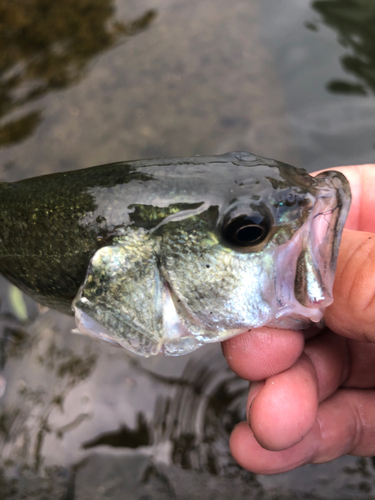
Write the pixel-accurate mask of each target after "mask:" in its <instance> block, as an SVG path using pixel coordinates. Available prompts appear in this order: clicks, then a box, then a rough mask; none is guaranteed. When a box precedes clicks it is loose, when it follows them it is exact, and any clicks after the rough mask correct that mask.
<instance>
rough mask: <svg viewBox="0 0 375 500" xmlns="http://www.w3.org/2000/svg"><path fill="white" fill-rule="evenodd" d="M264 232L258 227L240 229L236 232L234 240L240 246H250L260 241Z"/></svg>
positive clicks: (251, 226)
mask: <svg viewBox="0 0 375 500" xmlns="http://www.w3.org/2000/svg"><path fill="white" fill-rule="evenodd" d="M264 232H265V231H264V229H263V228H262V227H260V226H254V225H250V226H244V227H240V228H239V229H238V230H237V232H236V240H237V241H238V243H239V244H241V245H251V244H254V243H256V242H257V241H258V240H260V239H261V238H262V236H263V233H264Z"/></svg>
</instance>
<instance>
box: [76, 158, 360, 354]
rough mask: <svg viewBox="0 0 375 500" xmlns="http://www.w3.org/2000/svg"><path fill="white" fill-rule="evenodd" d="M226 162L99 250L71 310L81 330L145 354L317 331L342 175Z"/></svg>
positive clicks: (332, 261) (261, 162)
mask: <svg viewBox="0 0 375 500" xmlns="http://www.w3.org/2000/svg"><path fill="white" fill-rule="evenodd" d="M223 156H225V157H226V159H227V160H228V161H229V160H230V163H231V165H232V168H231V169H230V168H219V167H217V168H215V169H209V170H207V171H205V176H206V179H205V180H206V183H205V185H204V186H203V187H202V190H203V192H202V193H201V194H200V198H195V199H194V203H187V202H186V199H185V198H184V203H183V204H180V209H178V210H170V211H169V212H168V213H169V215H167V216H165V217H162V218H159V219H158V218H157V220H158V223H157V224H156V225H154V226H153V227H151V228H150V227H149V225H148V226H147V227H146V226H144V227H142V225H141V224H137V225H133V226H132V225H130V226H128V227H127V228H126V229H125V230H124V231H123V234H121V235H119V236H118V237H117V238H116V240H115V241H113V242H112V244H111V245H109V246H106V247H104V248H101V249H100V250H98V251H97V252H96V253H95V255H94V256H93V258H92V260H91V263H90V266H89V270H88V273H87V277H86V280H85V282H84V284H83V285H82V287H81V289H80V291H79V293H78V295H77V297H76V299H75V300H74V302H73V310H74V312H75V316H76V321H77V326H78V328H79V329H80V330H81V331H83V332H84V333H88V334H89V335H91V336H94V337H98V338H101V339H103V340H107V341H110V342H112V343H115V344H119V345H121V346H124V347H126V348H128V349H130V350H132V351H134V352H136V353H138V354H142V355H145V356H148V355H151V354H157V353H159V352H162V353H164V354H166V355H179V354H185V353H188V352H191V351H192V350H194V349H196V348H197V347H199V346H200V345H202V344H204V343H207V342H215V341H221V340H225V339H227V338H229V337H231V336H233V335H236V334H239V333H242V332H245V331H247V330H249V329H252V328H256V327H260V326H265V325H268V326H276V327H279V328H292V329H300V328H306V327H308V326H311V325H313V324H318V325H319V324H321V321H322V317H323V313H324V309H325V308H326V307H327V306H328V305H329V304H331V302H332V300H333V299H332V286H333V280H334V273H335V268H336V261H337V255H338V248H339V242H340V237H341V232H342V228H343V225H344V223H345V220H346V216H347V213H348V210H349V205H350V189H349V185H348V182H347V180H346V178H345V177H344V176H343V175H342V174H341V173H339V172H334V171H329V172H323V173H321V174H319V175H318V176H316V177H311V176H310V175H309V174H307V172H306V171H304V170H303V169H298V168H294V167H291V166H289V165H286V164H282V163H279V162H275V161H273V160H265V159H259V158H256V157H253V156H252V155H249V154H244V153H231V154H228V155H223ZM222 167H223V166H222ZM200 172H202V170H200ZM197 182H199V179H198V180H197ZM204 190H206V196H204ZM181 196H182V195H181ZM190 201H191V200H190ZM174 202H176V200H174ZM170 206H171V205H170ZM174 206H175V205H174Z"/></svg>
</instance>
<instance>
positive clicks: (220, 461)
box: [83, 352, 248, 475]
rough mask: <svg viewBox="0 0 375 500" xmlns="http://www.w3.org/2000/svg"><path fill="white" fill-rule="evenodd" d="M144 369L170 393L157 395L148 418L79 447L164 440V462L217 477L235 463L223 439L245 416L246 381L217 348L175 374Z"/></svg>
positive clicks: (158, 443)
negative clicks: (234, 372) (148, 419)
mask: <svg viewBox="0 0 375 500" xmlns="http://www.w3.org/2000/svg"><path fill="white" fill-rule="evenodd" d="M138 370H141V368H140V367H138ZM144 373H145V374H146V375H147V376H149V377H150V378H151V379H153V380H155V381H157V382H158V383H159V384H162V385H165V386H167V387H169V388H170V391H171V392H172V394H170V395H168V396H166V397H163V396H159V397H158V398H157V400H156V404H155V409H154V414H153V417H152V418H151V420H150V422H148V423H147V422H146V420H145V418H144V416H143V415H142V414H140V413H138V415H137V423H136V427H135V429H129V428H128V427H127V426H121V428H120V429H117V430H115V431H113V432H109V433H105V434H101V435H99V436H97V437H96V438H94V439H93V440H92V441H90V442H87V443H84V445H83V447H84V448H85V449H89V448H94V447H96V446H101V445H107V446H111V447H115V448H137V447H140V446H153V447H154V448H155V449H157V448H160V447H162V445H163V444H168V449H169V460H170V462H171V463H173V464H175V465H179V466H180V467H182V468H183V469H194V470H197V471H202V470H206V471H209V472H210V473H211V474H215V475H217V474H223V473H226V472H228V470H230V469H231V468H233V467H236V466H235V464H234V462H233V460H232V459H231V457H230V454H229V450H228V440H229V436H230V433H231V431H232V429H233V427H234V426H235V425H236V424H237V423H238V422H240V421H242V420H244V419H245V407H246V398H247V385H248V384H247V383H246V382H244V381H242V380H240V379H238V377H236V376H235V375H234V374H233V373H232V372H231V370H229V368H228V366H227V365H226V363H225V361H224V359H223V358H222V357H221V356H220V355H219V356H218V353H217V352H212V353H209V355H208V356H205V357H204V358H203V359H202V358H198V359H194V358H192V359H190V360H189V362H188V363H187V365H186V367H185V369H184V371H183V373H182V375H181V376H180V377H178V378H172V377H164V376H161V375H159V374H157V373H153V372H151V371H147V370H145V371H144Z"/></svg>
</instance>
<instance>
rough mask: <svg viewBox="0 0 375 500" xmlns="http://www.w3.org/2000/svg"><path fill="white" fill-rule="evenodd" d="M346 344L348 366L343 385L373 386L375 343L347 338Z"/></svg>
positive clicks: (363, 387)
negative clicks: (348, 359) (348, 354)
mask: <svg viewBox="0 0 375 500" xmlns="http://www.w3.org/2000/svg"><path fill="white" fill-rule="evenodd" d="M347 345H348V349H349V352H350V367H349V374H348V376H347V377H346V379H345V383H344V386H345V387H355V388H357V389H367V388H374V387H375V370H374V364H375V344H369V343H367V342H357V341H355V340H348V341H347Z"/></svg>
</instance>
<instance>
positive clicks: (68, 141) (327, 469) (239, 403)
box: [0, 0, 375, 500]
mask: <svg viewBox="0 0 375 500" xmlns="http://www.w3.org/2000/svg"><path fill="white" fill-rule="evenodd" d="M338 4H340V5H338ZM353 5H354V7H353ZM0 9H1V12H2V16H0V19H2V21H0V46H1V48H2V50H1V51H0V54H1V56H0V64H1V66H0V67H1V72H2V73H1V82H2V87H1V94H0V116H1V121H0V144H1V146H2V149H1V150H0V159H1V162H0V181H12V180H18V179H21V178H26V177H30V176H32V175H39V174H44V173H52V172H57V171H63V170H70V169H75V168H83V167H86V166H92V165H95V164H101V163H106V162H112V161H117V160H123V159H134V158H142V157H153V156H177V155H180V156H189V155H193V154H220V153H224V152H227V151H230V150H236V149H240V150H241V149H242V150H250V151H252V152H254V153H256V154H259V155H262V156H269V157H274V158H276V159H278V160H282V161H286V162H289V163H292V164H296V165H299V166H304V167H305V168H307V169H308V170H310V171H311V170H313V169H316V168H325V167H330V166H335V165H338V164H350V163H363V162H373V161H374V143H375V127H374V126H375V118H374V116H375V113H374V111H375V99H374V96H373V94H374V88H375V86H374V73H375V62H374V60H373V53H374V51H373V50H372V47H373V45H374V43H375V37H373V35H372V32H373V30H372V28H371V29H369V26H370V27H371V26H373V21H374V20H375V19H374V18H375V7H374V6H373V3H372V2H371V0H368V1H367V2H366V1H365V0H362V1H361V0H357V1H356V2H353V1H351V2H349V1H346V0H340V2H337V1H328V0H323V1H320V2H313V4H312V5H310V2H309V1H307V0H298V1H297V0H262V2H260V1H256V0H251V1H249V0H233V1H232V2H227V1H226V0H191V1H189V2H185V1H183V0H159V1H158V2H155V1H153V0H137V1H136V0H118V1H117V2H113V1H112V0H105V1H103V0H100V1H99V0H89V1H87V0H86V1H83V0H82V1H81V0H74V1H65V2H59V3H56V2H52V3H51V5H50V4H49V3H45V2H44V1H43V0H33V1H30V2H28V3H27V4H26V3H25V4H21V3H15V2H10V1H9V2H5V3H4V4H3V5H2V6H1V7H0ZM371 23H372V24H371ZM345 61H346V62H345ZM348 61H349V62H348ZM353 61H354V62H353ZM0 295H1V299H2V301H1V310H0V314H1V322H0V339H1V340H0V368H1V372H0V395H1V397H0V405H1V406H0V449H1V465H2V467H1V472H0V499H10V500H14V499H21V498H28V499H38V500H40V499H44V498H46V499H50V498H54V499H68V500H72V499H75V500H83V499H90V500H92V499H102V498H105V499H113V500H115V499H116V500H117V499H123V498H126V499H133V498H134V499H179V500H180V499H185V498H186V499H192V498H207V499H211V498H212V499H215V500H216V499H226V498H228V496H229V495H230V496H231V498H233V499H249V498H251V499H252V498H254V499H259V500H260V499H276V498H278V499H281V498H289V499H290V498H291V499H293V498H296V499H297V498H298V499H299V498H317V499H319V498H325V499H336V498H340V499H346V498H366V499H368V498H375V479H374V467H375V463H374V462H373V461H372V460H370V459H361V458H354V457H343V458H342V459H339V460H336V461H335V462H332V463H330V464H326V465H320V466H305V467H303V468H300V469H298V470H296V471H292V472H290V473H286V474H281V475H278V476H271V477H267V476H260V475H254V474H252V473H249V472H246V471H243V470H242V469H241V468H240V467H239V466H237V465H236V464H235V462H234V461H233V460H232V459H231V457H230V454H229V449H228V438H229V434H230V431H231V429H232V428H233V426H234V425H235V423H236V422H238V421H240V420H242V419H244V409H245V402H246V392H247V384H246V383H245V382H244V381H241V380H239V379H238V378H237V377H236V376H235V375H234V374H232V372H231V371H230V370H229V369H228V368H227V366H226V363H225V361H224V360H223V358H222V355H221V350H220V346H219V345H212V346H205V347H204V348H202V349H200V350H199V351H197V352H195V353H192V354H191V355H188V356H185V357H182V358H177V359H168V358H167V359H165V358H159V357H157V358H154V359H147V360H146V359H141V358H137V357H135V356H133V355H131V354H129V353H127V352H125V351H122V350H118V349H115V348H112V347H110V346H107V345H101V344H97V343H95V342H93V341H91V340H90V339H88V338H86V337H83V336H80V335H75V334H71V333H70V332H71V329H72V328H74V321H73V320H72V319H71V318H69V317H66V316H63V315H61V314H58V313H56V312H54V311H51V310H49V311H47V310H45V309H43V308H40V307H38V306H37V305H36V304H35V303H33V302H32V301H31V300H30V299H28V298H27V297H25V296H22V295H21V296H20V295H19V294H17V293H16V292H15V291H14V289H12V288H11V287H10V286H9V285H8V284H7V283H6V282H5V280H3V279H2V280H1V282H0ZM25 315H26V316H27V319H25Z"/></svg>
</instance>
